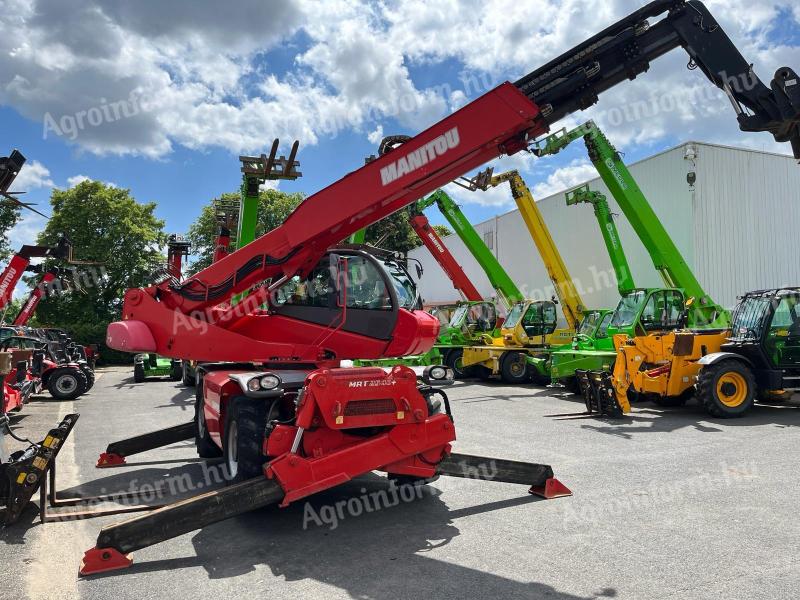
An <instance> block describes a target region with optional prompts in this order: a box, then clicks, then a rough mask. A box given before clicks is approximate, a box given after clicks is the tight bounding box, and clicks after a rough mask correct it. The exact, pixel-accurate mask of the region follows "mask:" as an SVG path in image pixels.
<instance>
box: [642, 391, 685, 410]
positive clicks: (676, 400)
mask: <svg viewBox="0 0 800 600" xmlns="http://www.w3.org/2000/svg"><path fill="white" fill-rule="evenodd" d="M690 397H691V393H689V394H681V395H680V396H657V395H655V394H654V395H653V396H652V397H651V400H652V401H653V404H655V405H656V406H661V407H663V408H675V407H678V406H684V405H685V404H686V401H687V400H688V399H689V398H690Z"/></svg>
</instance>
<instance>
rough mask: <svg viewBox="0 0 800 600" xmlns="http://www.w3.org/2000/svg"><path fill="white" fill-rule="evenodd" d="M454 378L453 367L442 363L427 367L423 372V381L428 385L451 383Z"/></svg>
mask: <svg viewBox="0 0 800 600" xmlns="http://www.w3.org/2000/svg"><path fill="white" fill-rule="evenodd" d="M454 380H455V373H453V369H451V368H449V367H442V366H440V365H432V366H429V367H425V371H424V372H423V373H422V381H424V382H425V383H427V384H428V385H435V386H442V385H451V384H452V383H453V382H454Z"/></svg>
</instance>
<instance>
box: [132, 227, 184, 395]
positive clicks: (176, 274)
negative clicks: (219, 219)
mask: <svg viewBox="0 0 800 600" xmlns="http://www.w3.org/2000/svg"><path fill="white" fill-rule="evenodd" d="M190 249H191V244H190V243H189V240H187V239H186V238H184V237H183V236H182V235H179V234H177V233H172V234H170V235H169V237H168V238H167V264H166V266H165V267H164V269H163V273H162V274H160V276H163V277H167V278H171V279H174V280H176V281H180V280H181V277H182V276H183V261H184V260H186V259H188V258H189V250H190ZM183 375H184V369H183V362H182V361H181V360H180V359H176V358H167V357H165V356H159V355H157V354H155V353H152V352H150V353H140V354H137V355H135V356H134V357H133V381H134V382H135V383H142V382H143V381H146V380H147V378H148V377H169V378H170V379H171V380H172V381H181V380H182V379H183Z"/></svg>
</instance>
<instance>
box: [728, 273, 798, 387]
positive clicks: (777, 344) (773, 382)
mask: <svg viewBox="0 0 800 600" xmlns="http://www.w3.org/2000/svg"><path fill="white" fill-rule="evenodd" d="M720 350H721V351H722V352H733V353H735V354H738V355H741V356H743V357H744V358H746V359H747V360H748V361H749V362H750V363H751V364H752V366H753V374H754V375H755V379H756V383H757V384H758V385H759V386H760V387H765V388H768V389H778V388H794V387H800V288H783V289H774V290H765V291H756V292H749V293H747V294H745V295H744V296H743V297H742V298H741V300H740V301H739V304H738V305H737V307H736V309H735V310H734V312H733V317H732V323H731V332H730V337H729V338H728V339H727V341H726V342H725V343H724V344H722V346H721V348H720Z"/></svg>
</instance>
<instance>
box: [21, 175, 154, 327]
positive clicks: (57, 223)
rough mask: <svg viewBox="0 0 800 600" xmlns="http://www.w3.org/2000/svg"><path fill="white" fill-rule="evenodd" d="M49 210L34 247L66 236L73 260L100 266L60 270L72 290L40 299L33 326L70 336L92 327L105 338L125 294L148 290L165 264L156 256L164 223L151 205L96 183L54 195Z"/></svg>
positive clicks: (79, 185) (48, 243)
mask: <svg viewBox="0 0 800 600" xmlns="http://www.w3.org/2000/svg"><path fill="white" fill-rule="evenodd" d="M50 205H51V206H52V213H53V215H52V217H51V218H50V220H49V221H48V222H47V226H46V227H45V229H44V231H43V232H42V233H41V234H39V238H38V242H39V243H40V244H43V245H54V244H55V243H56V242H57V241H58V238H59V236H60V235H61V234H65V235H66V236H67V237H68V238H69V239H70V241H71V242H72V245H73V248H74V255H73V258H74V259H75V260H77V261H91V262H96V263H100V264H98V265H83V266H81V265H76V266H73V267H67V265H63V266H64V267H67V269H66V276H65V279H66V280H67V281H70V280H71V279H72V280H75V281H76V282H77V286H75V289H73V290H72V291H70V292H69V293H55V294H51V295H49V296H48V297H46V298H43V299H42V301H41V303H40V304H39V307H38V308H37V311H36V321H37V322H38V323H41V324H47V325H52V326H57V327H63V328H64V329H67V330H72V331H74V330H75V329H76V328H80V329H85V328H86V326H91V327H92V328H96V329H97V332H98V333H97V335H102V337H104V331H105V327H106V325H107V324H108V323H109V322H110V321H113V320H115V319H118V318H119V317H120V310H121V307H122V300H123V297H124V295H125V291H126V290H127V289H128V288H132V287H139V286H142V285H149V284H151V283H152V282H153V273H154V271H156V270H157V269H158V268H159V267H160V266H162V265H164V263H165V262H166V259H165V257H164V254H162V252H161V247H162V246H163V245H164V244H165V243H166V235H165V234H164V231H163V228H164V222H163V221H162V220H160V219H158V218H156V217H155V215H154V210H155V208H156V205H155V203H153V202H150V203H147V204H139V203H138V202H136V201H135V200H134V199H133V197H132V196H131V194H130V191H129V190H124V189H120V188H117V187H113V186H108V185H105V184H103V183H100V182H99V181H84V182H82V183H80V184H78V185H77V186H75V187H73V188H70V189H68V190H58V189H56V190H53V193H52V195H51V197H50ZM36 279H37V278H34V277H31V278H28V279H27V280H28V282H29V283H32V282H34V281H35V280H36ZM92 330H93V331H94V329H92ZM76 337H77V334H76ZM93 337H94V336H93ZM80 341H81V342H83V343H88V342H90V341H91V342H99V341H102V338H101V339H100V340H94V339H93V340H84V339H81V340H80Z"/></svg>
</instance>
